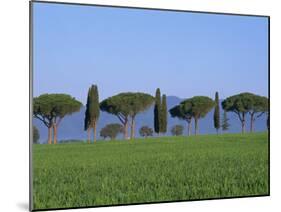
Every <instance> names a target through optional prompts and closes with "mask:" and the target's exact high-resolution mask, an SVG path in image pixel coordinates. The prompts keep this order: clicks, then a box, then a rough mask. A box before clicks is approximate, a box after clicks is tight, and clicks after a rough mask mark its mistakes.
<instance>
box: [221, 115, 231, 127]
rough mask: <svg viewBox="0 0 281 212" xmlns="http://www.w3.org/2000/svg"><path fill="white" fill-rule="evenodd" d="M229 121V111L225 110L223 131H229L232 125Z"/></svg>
mask: <svg viewBox="0 0 281 212" xmlns="http://www.w3.org/2000/svg"><path fill="white" fill-rule="evenodd" d="M228 121H229V119H228V118H227V113H226V111H225V110H224V112H223V119H222V125H221V127H222V130H223V131H227V130H228V129H229V126H230V125H229V123H228Z"/></svg>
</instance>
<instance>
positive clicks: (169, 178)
mask: <svg viewBox="0 0 281 212" xmlns="http://www.w3.org/2000/svg"><path fill="white" fill-rule="evenodd" d="M267 136H268V135H267V133H253V134H244V135H242V134H225V135H218V136H217V135H201V136H190V137H159V138H149V139H135V140H134V141H113V142H104V141H103V142H97V143H96V144H85V143H73V144H57V145H34V146H33V179H34V182H33V187H34V192H33V200H34V209H44V208H64V207H83V206H98V205H109V204H130V203H144V202H161V201H176V200H192V199H206V198H218V197H233V196H249V195H266V194H268V189H269V187H268V186H269V185H268V177H269V176H268V138H267Z"/></svg>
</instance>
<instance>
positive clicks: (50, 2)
mask: <svg viewBox="0 0 281 212" xmlns="http://www.w3.org/2000/svg"><path fill="white" fill-rule="evenodd" d="M31 1H32V2H33V3H44V4H62V5H77V6H95V7H110V8H120V9H122V8H123V9H143V10H157V11H167V12H189V13H201V14H213V15H234V16H248V17H260V18H268V17H270V16H269V15H257V14H242V13H227V12H208V11H196V10H181V9H165V8H156V7H140V6H139V7H138V6H122V5H106V4H91V3H74V2H59V1H49V0H47V1H44V0H31Z"/></svg>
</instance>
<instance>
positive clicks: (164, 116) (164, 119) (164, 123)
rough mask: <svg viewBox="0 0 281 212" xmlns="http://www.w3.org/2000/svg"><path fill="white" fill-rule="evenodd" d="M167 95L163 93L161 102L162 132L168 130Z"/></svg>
mask: <svg viewBox="0 0 281 212" xmlns="http://www.w3.org/2000/svg"><path fill="white" fill-rule="evenodd" d="M166 99H167V98H166V95H165V94H164V95H162V103H161V133H166V132H167V114H168V113H167V100H166Z"/></svg>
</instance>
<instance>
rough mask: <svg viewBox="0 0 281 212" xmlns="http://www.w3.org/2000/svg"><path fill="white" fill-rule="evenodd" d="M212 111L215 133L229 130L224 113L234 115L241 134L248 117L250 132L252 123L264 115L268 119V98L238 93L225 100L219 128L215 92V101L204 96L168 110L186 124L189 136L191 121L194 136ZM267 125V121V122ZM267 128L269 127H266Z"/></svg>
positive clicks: (183, 102)
mask: <svg viewBox="0 0 281 212" xmlns="http://www.w3.org/2000/svg"><path fill="white" fill-rule="evenodd" d="M213 107H215V109H214V128H215V129H216V131H217V133H218V132H219V129H220V128H222V130H227V129H228V128H229V123H228V118H227V115H226V112H233V113H235V114H236V115H237V116H238V118H239V120H240V122H241V128H242V133H244V132H245V126H246V116H247V115H250V131H251V132H252V131H253V130H254V121H255V120H256V119H257V118H259V117H260V116H261V115H263V114H264V113H267V119H269V117H268V98H266V97H263V96H259V95H255V94H252V93H240V94H237V95H234V96H230V97H228V98H226V99H225V100H224V101H223V102H222V108H223V110H224V115H223V121H222V126H221V119H220V107H219V94H218V92H216V94H215V101H213V100H212V99H211V98H209V97H206V96H195V97H192V98H189V99H186V100H184V101H182V102H181V103H180V104H179V105H176V106H175V107H173V108H171V109H170V110H169V112H170V114H171V116H172V117H177V118H179V119H181V120H185V121H186V122H187V131H188V135H190V134H191V121H192V119H194V122H195V135H196V134H198V130H199V126H198V121H199V119H201V118H204V117H205V116H206V114H207V113H209V111H210V110H211V109H212V108H213ZM267 125H269V121H268V120H267ZM267 127H268V128H269V126H267Z"/></svg>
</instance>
